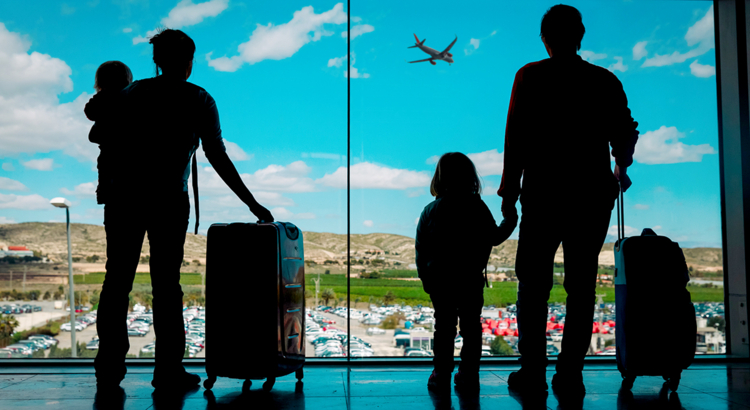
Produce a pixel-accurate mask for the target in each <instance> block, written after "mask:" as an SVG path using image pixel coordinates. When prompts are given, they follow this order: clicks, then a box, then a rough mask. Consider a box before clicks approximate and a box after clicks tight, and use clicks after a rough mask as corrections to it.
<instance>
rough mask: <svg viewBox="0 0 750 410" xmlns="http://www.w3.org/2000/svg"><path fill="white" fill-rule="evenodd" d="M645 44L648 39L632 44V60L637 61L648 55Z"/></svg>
mask: <svg viewBox="0 0 750 410" xmlns="http://www.w3.org/2000/svg"><path fill="white" fill-rule="evenodd" d="M647 44H648V41H639V42H637V43H635V45H634V46H633V60H636V61H638V60H640V59H642V58H643V57H646V56H647V55H648V51H646V45H647Z"/></svg>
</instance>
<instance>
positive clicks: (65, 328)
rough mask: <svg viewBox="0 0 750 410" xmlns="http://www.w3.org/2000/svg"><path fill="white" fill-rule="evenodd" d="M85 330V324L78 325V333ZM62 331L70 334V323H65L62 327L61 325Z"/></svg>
mask: <svg viewBox="0 0 750 410" xmlns="http://www.w3.org/2000/svg"><path fill="white" fill-rule="evenodd" d="M85 328H86V326H84V325H83V324H81V323H76V331H79V332H80V331H83V329H85ZM60 331H64V332H70V322H65V323H63V324H62V325H60Z"/></svg>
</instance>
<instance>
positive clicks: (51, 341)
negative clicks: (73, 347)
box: [29, 335, 60, 345]
mask: <svg viewBox="0 0 750 410" xmlns="http://www.w3.org/2000/svg"><path fill="white" fill-rule="evenodd" d="M29 339H44V340H46V341H48V342H49V343H50V345H56V344H58V343H59V342H60V341H59V340H57V339H55V338H54V337H52V336H49V335H32V336H29Z"/></svg>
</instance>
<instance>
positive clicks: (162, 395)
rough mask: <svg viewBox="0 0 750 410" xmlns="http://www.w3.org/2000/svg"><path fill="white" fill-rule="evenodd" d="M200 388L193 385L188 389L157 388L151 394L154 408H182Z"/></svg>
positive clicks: (160, 409) (175, 409)
mask: <svg viewBox="0 0 750 410" xmlns="http://www.w3.org/2000/svg"><path fill="white" fill-rule="evenodd" d="M199 390H200V388H199V387H198V386H196V387H193V388H192V389H189V390H187V391H173V390H156V391H154V392H153V393H152V394H151V400H152V401H153V407H151V408H152V409H154V410H182V409H183V408H184V407H185V401H186V400H188V399H191V398H192V396H195V394H196V393H198V391H199Z"/></svg>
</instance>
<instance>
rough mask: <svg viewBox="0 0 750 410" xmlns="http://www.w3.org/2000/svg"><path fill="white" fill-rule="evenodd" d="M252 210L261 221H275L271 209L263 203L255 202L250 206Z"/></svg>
mask: <svg viewBox="0 0 750 410" xmlns="http://www.w3.org/2000/svg"><path fill="white" fill-rule="evenodd" d="M250 212H252V213H253V214H254V215H255V216H256V217H257V218H258V220H259V221H263V222H273V215H271V211H269V210H268V209H266V208H265V207H264V206H263V205H261V204H257V203H256V204H254V205H251V206H250Z"/></svg>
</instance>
